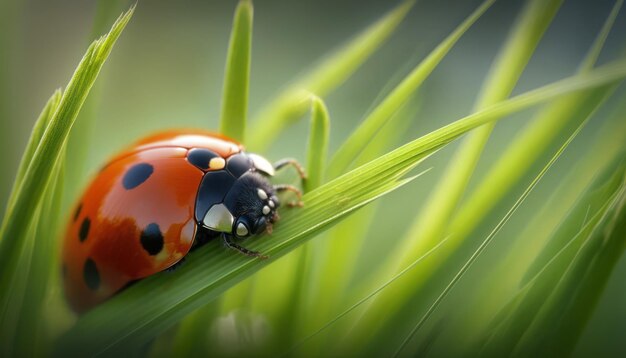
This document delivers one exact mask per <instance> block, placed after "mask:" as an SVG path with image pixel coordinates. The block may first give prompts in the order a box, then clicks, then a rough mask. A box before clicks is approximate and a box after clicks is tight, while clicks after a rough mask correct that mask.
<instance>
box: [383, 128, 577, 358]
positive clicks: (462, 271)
mask: <svg viewBox="0 0 626 358" xmlns="http://www.w3.org/2000/svg"><path fill="white" fill-rule="evenodd" d="M588 119H589V118H588ZM588 119H587V120H588ZM587 120H586V121H584V122H583V123H582V124H581V125H580V126H579V127H578V128H577V129H576V131H574V133H572V135H571V136H570V137H569V138H568V139H567V140H566V141H565V143H563V145H562V146H561V148H559V150H558V151H557V152H556V153H555V154H554V156H553V157H552V158H551V159H550V161H549V162H548V163H547V164H546V165H545V166H544V167H543V169H542V170H541V171H540V172H539V174H538V175H537V176H536V177H535V178H534V179H533V181H532V182H531V183H530V185H529V186H528V187H527V188H526V190H524V192H523V193H522V195H520V197H519V198H518V199H517V200H516V201H515V203H514V204H513V206H512V207H511V208H510V209H509V210H508V211H507V212H506V214H505V215H504V216H503V217H502V219H501V220H500V221H499V222H498V224H497V225H496V226H495V227H494V228H493V230H492V231H491V232H490V233H489V235H488V236H487V237H486V238H485V240H483V242H482V243H481V244H480V246H478V248H477V249H476V250H475V251H474V253H473V254H472V255H471V256H470V258H469V259H468V260H467V261H466V262H465V263H464V264H463V266H462V267H461V269H460V270H459V271H458V272H457V273H456V275H455V276H454V278H452V280H451V281H450V283H448V285H447V286H446V287H445V288H444V289H443V291H441V293H440V294H439V296H438V297H437V298H436V299H435V301H434V302H433V303H432V305H431V306H430V307H429V308H428V310H427V311H426V313H424V315H423V316H422V318H421V319H420V320H419V321H418V322H417V324H416V325H415V326H414V327H413V329H412V330H411V332H409V334H408V335H407V336H406V338H405V339H404V340H403V341H402V343H401V344H400V346H399V347H398V350H397V351H396V352H395V354H394V357H397V356H399V355H400V353H401V352H402V350H403V349H404V348H405V347H406V345H407V344H408V343H409V342H410V341H411V339H412V338H413V337H414V336H415V333H417V331H418V330H419V329H420V328H421V327H422V326H423V325H424V323H425V322H426V321H427V320H428V318H430V316H431V315H432V314H433V312H434V311H435V310H436V309H437V307H439V305H440V304H441V302H442V301H443V300H444V299H445V297H446V296H447V295H448V293H449V292H450V291H451V290H452V289H453V288H454V286H456V284H457V283H458V282H459V280H461V278H462V277H463V275H464V274H465V273H466V272H467V270H469V268H470V267H471V266H472V264H473V263H474V262H475V261H476V260H477V259H478V257H479V256H480V254H482V253H483V251H484V250H485V249H486V248H487V246H489V244H490V243H491V241H493V238H494V237H495V236H496V235H497V234H498V233H499V232H500V229H502V227H503V226H504V225H505V224H506V223H507V222H508V221H509V219H510V218H511V216H513V214H514V213H515V212H516V211H517V209H518V208H519V207H520V205H522V203H523V202H524V201H525V200H526V198H527V197H528V195H530V193H531V192H532V191H533V189H534V188H535V187H536V186H537V184H538V183H539V181H540V180H541V179H542V178H543V177H544V175H545V174H546V173H547V172H548V170H550V168H551V167H552V165H553V164H554V163H555V162H556V161H557V160H558V159H559V158H560V157H561V154H563V152H564V151H565V149H566V148H567V147H568V146H569V145H570V143H571V142H572V141H573V140H574V138H576V136H577V135H578V133H580V131H581V130H582V129H583V127H584V126H585V124H587Z"/></svg>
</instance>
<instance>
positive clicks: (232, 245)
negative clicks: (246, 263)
mask: <svg viewBox="0 0 626 358" xmlns="http://www.w3.org/2000/svg"><path fill="white" fill-rule="evenodd" d="M222 239H223V240H224V245H226V247H228V248H229V249H233V250H235V251H239V252H240V253H242V254H244V255H246V256H251V257H258V258H260V259H267V258H268V257H269V256H266V255H263V254H262V253H260V252H258V251H252V250H248V249H246V248H245V247H243V246H240V245H238V244H237V243H235V242H234V241H233V237H232V236H230V235H226V234H224V235H222Z"/></svg>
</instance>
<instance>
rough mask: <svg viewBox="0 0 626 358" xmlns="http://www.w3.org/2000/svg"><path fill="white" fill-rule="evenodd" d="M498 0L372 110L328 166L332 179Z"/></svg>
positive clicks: (473, 17) (478, 11) (488, 3)
mask: <svg viewBox="0 0 626 358" xmlns="http://www.w3.org/2000/svg"><path fill="white" fill-rule="evenodd" d="M494 1H495V0H487V1H485V2H484V3H483V4H482V5H481V6H479V7H478V8H477V9H476V10H475V11H474V12H473V13H472V14H471V15H470V16H468V17H467V19H465V21H463V22H462V23H461V24H460V25H459V26H458V27H457V28H456V29H455V30H454V31H453V32H452V33H451V34H450V35H449V36H448V37H447V38H446V39H445V40H444V41H443V42H441V43H440V44H439V45H438V46H437V47H436V48H435V49H434V50H433V51H432V52H431V53H430V54H429V55H428V56H427V57H426V58H425V59H424V60H423V61H422V62H421V63H420V64H419V65H418V66H417V67H415V68H414V69H413V70H412V71H411V73H409V74H408V75H407V76H406V77H405V78H404V79H403V80H402V82H400V84H399V85H398V86H396V87H395V88H394V89H393V91H391V93H390V94H389V95H387V96H386V97H385V99H383V100H382V102H381V103H380V104H379V105H378V106H376V108H374V109H373V110H372V112H371V113H370V114H369V115H368V116H367V117H366V118H365V119H364V120H363V122H361V124H360V125H359V126H358V127H357V128H356V130H355V131H354V132H353V133H352V134H351V135H350V136H349V137H348V139H346V140H345V142H343V144H342V145H341V147H340V148H339V149H338V150H337V152H336V153H335V155H334V156H333V158H332V160H331V162H330V165H329V168H328V175H329V177H330V178H334V177H337V176H338V175H340V174H341V173H343V172H344V171H345V170H346V169H347V168H348V167H349V166H350V164H351V163H352V162H353V161H354V159H355V158H356V157H358V155H359V153H360V152H361V151H362V150H363V149H364V148H365V147H366V146H367V143H369V141H370V140H371V138H373V137H374V135H375V134H376V133H377V132H378V131H379V130H380V128H381V127H382V126H383V125H384V124H385V123H386V122H387V121H388V120H389V118H391V117H392V116H393V114H394V113H395V112H396V111H397V110H398V109H399V108H400V107H401V106H402V105H403V104H404V103H405V102H406V101H407V100H408V99H409V98H410V97H411V95H412V94H413V93H414V92H415V91H416V90H417V89H418V88H419V86H420V85H421V84H422V83H423V82H424V80H425V79H426V78H427V77H428V76H429V75H430V74H431V73H432V72H433V71H434V69H435V68H436V67H437V65H439V63H440V62H441V61H442V60H443V58H444V57H445V56H446V54H447V53H448V52H449V51H450V50H451V49H452V47H453V46H454V45H455V44H456V43H457V41H458V40H459V39H460V38H461V36H463V34H464V33H465V32H467V30H468V29H469V28H470V27H471V26H472V25H473V24H474V23H475V22H476V21H477V20H478V19H479V18H480V17H481V16H482V15H483V14H484V13H485V11H487V9H489V7H490V6H491V5H492V4H493V2H494Z"/></svg>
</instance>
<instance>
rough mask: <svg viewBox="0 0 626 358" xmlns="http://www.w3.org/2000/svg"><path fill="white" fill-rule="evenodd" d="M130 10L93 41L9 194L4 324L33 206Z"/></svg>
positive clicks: (3, 236) (2, 246)
mask: <svg viewBox="0 0 626 358" xmlns="http://www.w3.org/2000/svg"><path fill="white" fill-rule="evenodd" d="M132 13H133V8H131V10H130V11H128V12H127V13H125V14H123V15H122V16H121V17H120V18H119V19H118V21H117V22H116V23H115V24H114V26H113V28H112V29H111V31H110V32H109V34H108V35H106V36H104V37H102V38H101V39H99V40H97V41H95V42H94V43H93V44H92V45H91V46H90V47H89V49H88V50H87V54H86V55H85V56H84V57H83V59H82V60H81V62H80V64H79V65H78V68H77V69H76V72H75V73H74V76H73V77H72V79H71V80H70V82H69V84H68V86H67V88H66V90H65V91H64V93H63V96H62V97H61V99H60V101H59V103H58V106H57V107H56V111H55V112H54V114H53V115H52V117H51V118H50V121H49V124H48V126H47V127H46V130H45V132H44V133H43V135H42V137H41V141H40V142H39V144H38V145H37V148H36V150H35V151H34V153H33V154H32V157H31V159H30V162H29V164H28V168H27V169H26V171H25V173H24V174H23V178H22V181H21V182H20V183H19V184H18V186H17V187H16V188H15V194H13V195H12V196H13V197H14V200H13V201H12V202H11V203H10V206H9V207H8V208H7V213H6V216H5V220H4V222H3V225H2V228H1V230H0V261H1V262H3V263H4V268H5V269H4V270H2V271H1V272H0V313H1V316H0V321H1V322H2V323H3V324H4V319H5V315H4V313H6V302H7V301H8V299H9V298H8V297H9V296H10V295H11V292H10V291H9V290H7V288H8V287H9V286H10V285H11V282H12V281H13V279H14V277H15V275H16V274H17V272H19V269H20V268H19V267H18V266H19V257H20V253H21V252H22V251H23V247H24V246H25V245H27V243H28V240H25V239H23V238H24V237H25V235H26V233H27V231H28V230H29V223H30V222H31V220H32V216H33V213H32V211H33V208H37V207H38V206H39V204H40V202H41V199H42V196H43V195H42V194H43V193H44V191H45V188H46V187H47V185H48V183H49V182H50V180H51V177H52V175H53V173H54V170H53V168H54V165H55V163H56V162H57V161H58V160H59V158H60V156H61V153H62V150H61V149H62V148H63V146H64V144H65V142H66V141H67V137H68V134H69V132H70V129H71V127H72V125H73V123H74V120H75V119H76V116H77V114H78V111H79V110H80V108H81V106H82V104H83V102H84V101H85V98H86V97H87V94H88V93H89V89H90V88H91V86H92V85H93V82H94V81H95V79H96V77H97V75H98V73H99V71H100V69H101V67H102V65H103V64H104V62H105V60H106V58H107V57H108V55H109V53H110V51H111V49H112V47H113V44H114V43H115V41H116V40H117V38H118V37H119V35H120V34H121V32H122V30H123V29H124V27H125V25H126V24H127V23H128V21H129V20H130V17H131V16H132Z"/></svg>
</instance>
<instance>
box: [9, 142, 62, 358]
mask: <svg viewBox="0 0 626 358" xmlns="http://www.w3.org/2000/svg"><path fill="white" fill-rule="evenodd" d="M62 151H63V152H65V150H62ZM64 158H65V153H62V158H61V160H60V161H59V162H57V163H56V165H55V166H54V168H53V174H52V179H51V182H50V183H49V185H48V187H47V188H46V191H45V193H44V199H43V200H42V203H41V204H40V205H41V214H40V218H39V220H38V224H37V225H36V228H35V230H36V235H35V238H36V240H34V245H33V249H32V259H31V262H30V268H27V270H28V277H27V279H26V281H27V283H26V287H25V291H24V300H23V302H22V307H21V314H20V319H19V321H18V322H17V327H15V332H16V334H15V337H16V340H15V341H14V344H15V354H16V355H17V356H20V357H34V356H37V355H41V354H43V352H38V351H37V350H38V349H39V350H41V349H45V348H44V347H45V341H43V339H42V338H43V337H42V333H43V332H42V330H43V328H42V326H43V322H42V319H41V316H42V312H43V309H44V305H45V301H46V298H47V296H46V293H47V289H48V284H49V280H48V277H49V276H50V272H51V270H53V272H54V271H56V270H58V269H59V268H58V266H54V265H53V264H54V263H56V262H57V260H56V257H55V255H53V254H51V253H53V252H56V250H55V244H56V239H57V233H58V229H59V225H58V218H59V217H60V216H61V215H60V212H61V206H60V204H61V198H62V196H63V179H64V178H63V170H64V166H65V162H64Z"/></svg>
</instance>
